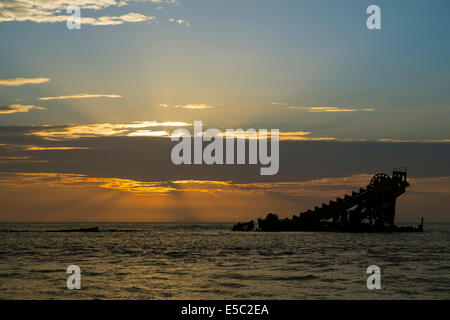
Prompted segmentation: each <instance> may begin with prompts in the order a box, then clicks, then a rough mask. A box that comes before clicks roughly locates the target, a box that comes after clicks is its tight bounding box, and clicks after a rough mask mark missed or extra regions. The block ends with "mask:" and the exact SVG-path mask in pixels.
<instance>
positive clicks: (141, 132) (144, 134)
mask: <svg viewBox="0 0 450 320" xmlns="http://www.w3.org/2000/svg"><path fill="white" fill-rule="evenodd" d="M168 135H169V133H168V132H167V131H152V130H137V131H134V132H131V133H129V134H127V136H128V137H167V136H168Z"/></svg>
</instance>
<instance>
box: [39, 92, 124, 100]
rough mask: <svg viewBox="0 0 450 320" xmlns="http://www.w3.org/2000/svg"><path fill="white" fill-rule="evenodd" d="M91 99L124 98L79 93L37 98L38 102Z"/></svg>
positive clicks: (116, 95)
mask: <svg viewBox="0 0 450 320" xmlns="http://www.w3.org/2000/svg"><path fill="white" fill-rule="evenodd" d="M90 98H112V99H117V98H123V96H121V95H119V94H90V93H77V94H73V95H67V96H57V97H42V98H37V99H38V100H42V101H49V100H68V99H90Z"/></svg>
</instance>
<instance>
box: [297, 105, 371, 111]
mask: <svg viewBox="0 0 450 320" xmlns="http://www.w3.org/2000/svg"><path fill="white" fill-rule="evenodd" d="M289 109H293V110H302V111H306V112H358V111H365V112H370V111H375V109H374V108H363V109H356V108H351V107H297V106H289Z"/></svg>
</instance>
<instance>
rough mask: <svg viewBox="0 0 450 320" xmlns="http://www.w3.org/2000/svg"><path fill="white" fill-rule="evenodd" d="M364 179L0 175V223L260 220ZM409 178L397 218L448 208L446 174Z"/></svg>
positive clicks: (311, 202) (334, 193)
mask: <svg viewBox="0 0 450 320" xmlns="http://www.w3.org/2000/svg"><path fill="white" fill-rule="evenodd" d="M371 177H372V175H371V174H361V175H354V176H348V177H342V178H322V179H313V180H309V181H294V182H253V183H234V182H232V181H208V180H206V181H202V180H177V181H136V180H132V179H118V178H98V177H89V176H87V175H81V174H64V173H2V174H0V201H1V203H2V209H3V210H2V215H1V216H0V220H3V221H161V222H162V221H166V222H167V221H211V222H213V221H215V222H218V221H233V222H236V221H245V220H250V219H255V218H256V217H262V216H265V215H266V214H267V213H268V212H275V213H279V214H280V215H281V216H282V217H283V216H291V215H292V214H298V213H299V212H301V211H304V210H307V209H310V208H314V206H316V205H320V204H321V203H323V202H328V201H329V200H333V197H338V196H341V197H342V196H343V195H345V194H346V193H349V192H351V191H353V190H357V189H359V188H360V187H365V186H366V185H367V183H368V182H369V181H370V178H371ZM409 180H410V182H411V184H412V187H411V189H408V192H407V193H406V194H405V196H403V197H402V198H400V203H399V216H400V217H401V216H402V214H403V212H407V213H408V215H407V216H408V217H409V219H411V217H412V218H414V219H416V218H417V219H419V218H420V216H421V215H423V212H422V208H423V207H424V203H428V205H429V207H430V208H433V204H435V206H437V207H436V208H435V209H442V210H446V209H448V206H447V207H446V203H443V204H442V206H441V207H440V206H439V205H437V204H436V203H439V202H436V200H439V199H445V198H448V196H449V195H450V177H435V178H411V179H409ZM24 199H25V200H26V201H24ZM404 199H406V200H404ZM427 201H428V202H427ZM68 204H70V205H68ZM447 204H448V203H447ZM416 208H418V209H416ZM416 211H417V212H416ZM432 214H433V212H431V213H430V214H429V215H428V219H430V218H431V217H430V216H432ZM435 216H436V217H437V218H438V217H439V215H438V214H436V215H435Z"/></svg>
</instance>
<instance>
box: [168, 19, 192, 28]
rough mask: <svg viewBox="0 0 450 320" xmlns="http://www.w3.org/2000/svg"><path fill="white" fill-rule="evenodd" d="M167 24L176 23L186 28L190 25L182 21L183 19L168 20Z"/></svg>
mask: <svg viewBox="0 0 450 320" xmlns="http://www.w3.org/2000/svg"><path fill="white" fill-rule="evenodd" d="M169 22H174V23H178V24H179V25H185V26H186V27H190V26H191V24H190V23H189V22H187V21H186V20H183V19H174V18H169Z"/></svg>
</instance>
